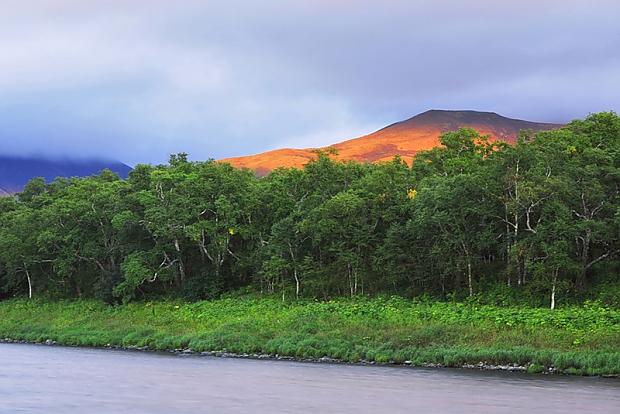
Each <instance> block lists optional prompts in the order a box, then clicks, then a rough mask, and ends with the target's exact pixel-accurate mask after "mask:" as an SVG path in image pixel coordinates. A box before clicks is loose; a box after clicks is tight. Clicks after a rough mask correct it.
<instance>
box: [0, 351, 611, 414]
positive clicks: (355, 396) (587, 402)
mask: <svg viewBox="0 0 620 414" xmlns="http://www.w3.org/2000/svg"><path fill="white" fill-rule="evenodd" d="M531 412H541V413H564V414H566V413H579V414H583V413H585V412H591V413H598V414H605V413H614V414H618V413H620V380H606V379H600V378H573V377H551V376H530V375H525V374H516V373H489V372H477V371H464V370H447V369H437V370H430V369H428V370H427V369H412V368H390V367H369V366H348V365H323V364H304V363H294V362H284V361H253V360H240V359H221V358H210V357H189V356H183V357H181V356H173V355H160V354H151V353H139V352H125V351H111V350H96V349H74V348H61V347H47V346H37V345H20V344H0V413H2V414H4V413H63V414H69V413H80V414H88V413H96V414H104V413H218V414H219V413H355V414H361V413H459V414H466V413H476V414H479V413H531Z"/></svg>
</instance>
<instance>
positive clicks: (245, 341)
mask: <svg viewBox="0 0 620 414" xmlns="http://www.w3.org/2000/svg"><path fill="white" fill-rule="evenodd" d="M0 337H2V338H7V337H8V338H13V339H22V340H28V341H35V342H44V341H46V340H48V339H51V340H53V341H57V342H58V343H61V344H67V345H82V346H123V347H148V348H149V349H154V350H174V349H186V348H189V349H192V350H193V351H196V352H202V351H222V352H234V353H240V354H243V353H247V354H269V355H276V354H277V355H281V356H290V357H296V358H313V359H315V358H322V357H324V356H327V357H329V358H335V359H339V360H342V361H348V362H359V361H361V360H366V361H375V362H378V363H392V362H394V363H404V362H405V361H409V362H410V363H411V364H412V365H423V364H428V363H434V364H442V365H445V366H462V365H464V364H478V363H480V362H482V363H485V364H490V365H505V364H513V363H516V364H519V365H521V366H524V367H527V369H528V371H529V372H532V373H536V372H542V371H546V370H548V369H549V368H555V369H556V370H560V371H562V372H565V373H570V374H580V375H600V374H609V375H618V374H620V348H619V346H620V311H619V310H616V309H610V308H607V307H604V306H601V305H599V304H594V303H588V304H586V305H585V306H567V307H564V308H562V309H556V310H555V311H552V310H549V309H540V308H529V307H506V306H502V307H499V306H489V305H476V304H470V303H446V302H434V301H423V302H421V301H417V300H410V299H404V298H401V297H380V298H375V299H364V298H354V299H338V300H331V301H320V302H319V301H310V300H296V301H290V302H283V301H282V300H281V298H274V297H263V298H259V297H255V296H244V297H235V298H225V299H218V300H212V301H201V302H193V303H188V302H181V301H156V302H131V303H127V304H124V305H118V306H109V305H105V304H103V303H102V302H99V301H86V300H82V301H60V302H50V301H42V300H33V301H28V300H24V299H21V300H10V301H4V302H1V303H0Z"/></svg>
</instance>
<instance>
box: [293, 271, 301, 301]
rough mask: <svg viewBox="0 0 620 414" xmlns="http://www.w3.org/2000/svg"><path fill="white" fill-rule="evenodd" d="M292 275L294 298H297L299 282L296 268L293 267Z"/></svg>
mask: <svg viewBox="0 0 620 414" xmlns="http://www.w3.org/2000/svg"><path fill="white" fill-rule="evenodd" d="M293 276H294V277H295V298H297V299H299V290H300V282H299V276H298V275H297V269H293Z"/></svg>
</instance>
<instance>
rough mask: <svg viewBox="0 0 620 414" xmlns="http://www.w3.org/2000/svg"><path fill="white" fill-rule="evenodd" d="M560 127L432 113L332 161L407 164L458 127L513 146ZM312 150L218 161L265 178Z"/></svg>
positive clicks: (340, 148) (343, 149)
mask: <svg viewBox="0 0 620 414" xmlns="http://www.w3.org/2000/svg"><path fill="white" fill-rule="evenodd" d="M560 126H561V125H559V124H551V123H539V122H530V121H523V120H519V119H511V118H506V117H503V116H501V115H498V114H496V113H494V112H477V111H441V110H431V111H427V112H423V113H421V114H419V115H416V116H414V117H413V118H409V119H407V120H405V121H402V122H397V123H395V124H392V125H389V126H387V127H385V128H383V129H380V130H379V131H376V132H373V133H372V134H369V135H365V136H363V137H360V138H355V139H351V140H348V141H343V142H340V143H338V144H334V145H331V147H333V148H335V149H336V150H337V152H338V153H337V155H336V156H335V158H336V159H339V160H355V161H367V162H376V161H387V160H390V159H392V158H393V157H394V155H397V154H398V155H400V156H401V157H402V158H403V159H404V160H406V161H408V162H409V161H410V160H411V159H412V158H413V156H414V155H415V153H416V152H417V151H420V150H426V149H430V148H433V147H435V146H437V145H439V136H440V135H441V133H443V132H446V131H453V130H456V129H458V128H460V127H469V128H474V129H476V130H478V131H479V132H481V133H483V134H485V135H490V136H491V137H492V138H493V139H501V140H504V141H507V142H511V143H513V142H515V141H516V138H517V135H518V133H519V131H520V130H533V131H540V130H548V129H554V128H558V127H560ZM314 150H315V148H305V149H290V148H284V149H277V150H273V151H268V152H264V153H261V154H256V155H249V156H244V157H235V158H226V159H224V160H221V161H223V162H228V163H230V164H232V165H233V166H235V167H239V168H249V169H251V170H254V171H256V173H257V174H259V175H264V174H267V173H268V172H269V171H271V170H273V169H275V168H278V167H302V166H303V165H304V164H306V163H307V162H308V161H309V160H311V159H312V158H314V157H315V153H314Z"/></svg>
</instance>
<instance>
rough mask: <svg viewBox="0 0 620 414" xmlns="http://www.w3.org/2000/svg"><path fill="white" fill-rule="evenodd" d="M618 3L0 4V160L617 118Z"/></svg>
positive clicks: (156, 154) (224, 149) (209, 152)
mask: <svg viewBox="0 0 620 414" xmlns="http://www.w3.org/2000/svg"><path fill="white" fill-rule="evenodd" d="M619 17H620V3H618V2H616V1H606V0H601V1H594V0H591V1H574V0H573V1H571V0H565V1H556V0H547V1H527V0H526V1H502V2H498V1H484V0H476V1H463V0H454V1H448V0H442V1H381V2H378V1H364V0H361V1H359V0H358V1H316V0H315V1H275V0H273V1H244V2H241V1H211V2H210V1H191V0H190V1H184V2H176V3H175V4H173V2H169V1H163V0H157V1H149V2H148V5H147V2H137V1H114V0H112V1H110V0H108V1H103V0H101V1H90V2H83V1H78V0H54V1H52V0H39V1H36V2H35V1H34V0H32V1H29V0H21V1H15V0H8V1H4V2H3V3H2V5H0V75H1V76H0V137H1V139H2V152H5V153H7V152H8V153H13V154H14V153H44V154H51V155H74V156H77V155H86V156H93V155H103V156H107V157H112V158H120V159H122V160H124V161H127V162H159V161H163V160H165V158H166V156H167V154H168V153H171V152H179V151H186V152H189V153H190V154H192V157H193V158H194V159H204V158H209V157H215V158H219V157H224V156H230V155H237V154H244V153H251V152H256V151H262V150H265V149H270V148H274V147H278V146H283V145H286V146H310V145H323V144H327V143H330V142H335V141H339V140H342V139H345V138H349V137H352V136H355V135H359V134H362V133H366V132H369V131H370V130H372V129H376V128H379V127H381V126H383V125H385V124H387V123H390V122H393V121H397V120H400V119H403V118H406V117H408V116H411V115H414V114H415V113H418V112H421V111H423V110H426V109H429V108H451V109H481V110H493V111H497V112H499V113H502V114H505V115H508V116H513V117H521V118H527V119H532V120H540V121H555V122H558V121H566V120H569V119H571V118H575V117H582V116H584V115H586V114H587V113H589V112H594V111H600V110H609V109H617V108H618V107H619V106H620V105H619V104H620V93H619V92H620V52H618V51H619V50H620V25H618V24H617V21H618V18H619Z"/></svg>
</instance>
